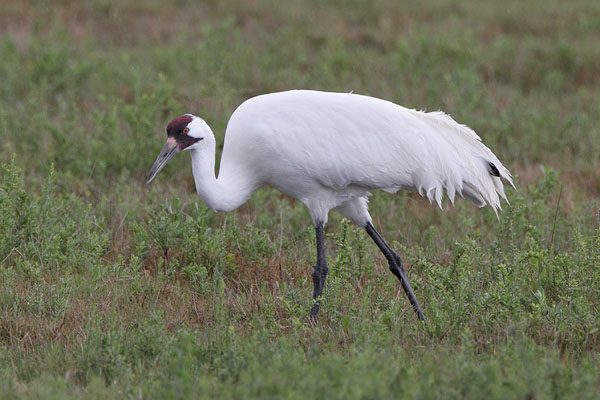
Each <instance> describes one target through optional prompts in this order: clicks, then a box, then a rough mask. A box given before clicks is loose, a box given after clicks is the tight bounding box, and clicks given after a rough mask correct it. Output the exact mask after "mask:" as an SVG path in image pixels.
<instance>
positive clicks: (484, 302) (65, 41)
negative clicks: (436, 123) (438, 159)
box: [0, 0, 600, 399]
mask: <svg viewBox="0 0 600 400" xmlns="http://www.w3.org/2000/svg"><path fill="white" fill-rule="evenodd" d="M599 76H600V3H599V2H597V1H592V0H578V1H570V2H563V1H557V0H549V1H538V0H531V1H505V2H478V1H475V0H463V1H450V0H433V1H431V2H426V3H424V2H408V1H393V0H371V1H364V0H335V1H310V0H307V1H303V2H279V1H273V0H246V1H234V0H232V1H206V2H193V1H183V0H180V1H174V2H170V3H168V4H167V3H165V2H160V1H155V0H147V1H133V0H124V1H119V2H117V1H108V0H99V1H92V0H83V1H78V2H75V1H11V0H8V1H3V2H2V3H1V4H0V143H1V145H0V164H2V167H0V312H1V314H2V315H1V317H0V396H2V397H7V398H11V397H12V398H17V397H18V398H40V397H43V398H65V397H69V396H71V397H76V398H79V397H90V398H94V397H95V398H111V397H114V398H122V397H129V398H204V397H227V398H252V397H256V398H265V397H277V398H298V397H308V398H389V397H403V398H482V397H485V398H529V399H531V398H540V399H541V398H549V397H555V398H569V397H570V398H577V399H583V398H598V396H599V394H598V393H599V390H600V382H599V378H598V370H599V368H600V360H599V351H600V337H599V335H600V333H599V329H600V318H599V314H600V313H599V312H598V310H599V309H600V285H599V282H600V268H599V266H600V201H599V200H600V128H599V126H600V90H599V89H600V80H599V79H598V77H599ZM292 88H305V89H317V90H330V91H343V92H349V91H354V92H355V93H362V94H368V95H372V96H376V97H381V98H385V99H388V100H391V101H394V102H396V103H399V104H402V105H404V106H407V107H411V108H417V109H426V110H430V111H431V110H438V109H441V110H444V111H446V112H448V113H449V114H451V115H452V116H453V117H454V118H455V119H456V120H457V121H459V122H461V123H465V124H467V125H469V126H470V127H472V128H473V129H475V131H477V132H478V134H479V135H480V136H481V137H482V138H483V140H484V142H485V143H486V144H487V145H488V146H489V147H490V148H492V149H493V150H494V152H495V153H496V154H497V155H498V157H499V158H500V159H501V160H502V161H503V162H504V164H505V165H506V166H507V167H508V168H509V169H510V170H511V171H512V172H513V173H514V175H515V176H516V182H517V186H518V191H514V190H512V189H509V198H510V200H511V207H508V206H507V207H505V211H504V212H503V213H502V214H501V215H500V220H499V221H498V220H496V217H495V215H494V214H493V212H492V211H491V210H489V209H487V208H486V209H482V210H477V209H476V208H474V207H473V206H472V205H470V204H467V203H466V202H462V201H459V202H457V204H456V206H455V207H453V208H450V207H446V210H444V211H440V210H439V209H436V208H435V207H431V206H430V205H429V204H428V203H427V202H426V201H425V200H423V199H421V198H419V197H418V196H417V195H415V194H407V193H400V194H397V195H395V196H390V195H385V194H380V193H378V194H376V195H375V196H374V197H373V198H372V201H371V208H372V210H373V215H374V216H375V218H376V221H375V222H376V225H377V226H380V227H381V228H382V231H383V233H384V235H385V236H386V237H387V238H388V239H389V240H390V242H393V243H394V247H396V248H397V249H398V250H400V254H401V255H402V256H403V257H404V259H405V262H406V265H407V270H408V271H407V272H408V275H409V279H410V280H411V283H412V284H413V287H414V289H415V292H416V294H417V297H418V298H419V299H420V300H421V301H422V303H423V307H424V311H425V314H426V316H427V317H428V319H429V323H428V325H427V326H423V325H422V324H420V323H419V322H418V320H417V319H416V317H415V316H414V315H413V313H412V310H411V308H410V304H408V302H407V301H406V299H405V298H404V295H403V293H402V292H401V289H400V288H399V285H398V284H397V281H396V279H395V278H394V277H393V276H392V275H391V274H390V273H389V272H388V271H387V266H386V265H387V264H386V262H385V260H384V259H383V258H382V257H381V256H380V255H379V253H378V251H377V249H376V248H375V247H374V246H373V245H372V244H371V243H369V240H368V239H366V237H365V235H364V232H361V231H360V230H358V229H356V228H355V227H353V226H351V225H350V224H348V223H346V222H345V221H342V220H341V218H339V217H337V216H334V215H332V219H331V223H330V224H329V225H328V227H327V232H328V234H327V235H328V251H329V262H330V269H331V272H330V277H329V281H328V286H327V287H326V290H325V299H324V303H323V305H322V311H323V314H322V318H321V320H320V321H319V323H318V324H317V325H316V326H310V325H309V324H308V322H307V318H306V316H307V312H308V309H309V308H310V302H309V299H310V293H311V280H310V279H311V278H310V271H311V268H312V266H311V265H312V264H313V263H314V259H315V254H314V243H313V240H314V239H313V229H312V226H311V224H310V219H309V217H308V213H307V212H306V210H305V209H304V208H303V206H301V205H300V204H298V203H297V202H295V201H293V200H291V199H289V198H286V197H284V196H281V195H280V194H279V193H278V192H276V191H274V190H271V189H265V190H261V191H259V192H257V193H256V194H255V195H254V196H253V197H252V199H251V200H250V202H249V203H248V204H247V205H244V206H243V207H241V208H240V209H239V210H237V211H236V212H235V213H231V214H228V215H221V214H214V213H212V212H211V211H209V210H207V209H206V207H205V206H204V205H203V204H201V203H199V202H198V200H197V198H196V196H195V194H194V187H193V180H192V177H191V168H190V166H189V159H188V157H187V156H180V157H178V158H176V159H175V160H173V161H172V162H171V163H170V164H169V166H168V167H167V168H166V169H165V170H164V171H163V172H161V176H159V178H158V179H157V180H156V181H155V183H154V184H153V186H151V187H146V185H145V182H144V181H145V179H144V178H145V175H146V173H147V172H148V169H149V168H150V166H151V165H152V162H153V160H154V157H155V156H156V154H157V153H158V151H159V149H160V148H161V146H162V145H163V142H164V134H165V133H164V129H165V128H164V127H165V125H166V123H167V122H168V121H170V120H171V119H172V118H173V117H174V116H176V115H179V114H181V113H183V112H191V113H194V114H197V115H201V116H202V117H203V118H204V119H205V120H206V121H207V122H208V123H209V124H210V125H211V126H212V128H213V130H214V132H215V135H216V137H217V141H218V143H220V144H222V143H223V135H224V131H225V127H226V124H227V121H228V118H229V116H230V115H231V113H232V111H233V110H234V109H235V108H236V107H237V106H238V105H239V104H240V103H241V102H243V101H244V100H245V99H247V98H249V97H252V96H254V95H258V94H262V93H266V92H273V91H279V90H287V89H292ZM218 151H220V149H219V150H218Z"/></svg>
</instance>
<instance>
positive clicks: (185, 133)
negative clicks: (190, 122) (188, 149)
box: [183, 126, 190, 135]
mask: <svg viewBox="0 0 600 400" xmlns="http://www.w3.org/2000/svg"><path fill="white" fill-rule="evenodd" d="M189 132H190V128H188V127H187V126H186V127H185V128H183V134H184V135H187V134H188V133H189Z"/></svg>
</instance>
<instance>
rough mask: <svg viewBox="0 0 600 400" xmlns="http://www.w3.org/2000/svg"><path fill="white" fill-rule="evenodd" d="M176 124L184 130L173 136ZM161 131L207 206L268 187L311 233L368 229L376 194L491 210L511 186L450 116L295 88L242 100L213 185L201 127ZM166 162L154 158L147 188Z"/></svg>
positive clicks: (188, 121) (196, 121)
mask: <svg viewBox="0 0 600 400" xmlns="http://www.w3.org/2000/svg"><path fill="white" fill-rule="evenodd" d="M183 126H185V127H186V128H187V129H188V132H187V133H185V135H184V136H181V137H179V136H177V135H176V133H177V132H175V131H177V129H180V130H181V129H183V128H181V127H183ZM168 129H170V130H173V132H170V131H169V132H168V135H169V140H171V147H173V146H175V145H177V151H179V150H184V149H189V150H191V155H192V170H193V175H194V180H195V183H196V189H197V192H198V195H199V196H200V198H201V199H202V200H203V201H204V202H205V203H206V204H207V205H208V206H209V207H210V208H212V209H214V210H218V211H229V210H233V209H235V208H237V207H238V206H240V205H241V204H243V203H244V202H245V201H246V200H247V199H248V198H249V197H250V195H251V194H252V193H253V192H254V191H255V190H257V189H258V188H260V187H261V186H264V185H271V186H273V187H275V188H277V189H278V190H280V191H281V192H283V193H285V194H287V195H289V196H292V197H294V198H296V199H298V200H300V201H301V202H302V203H304V204H305V205H306V206H307V207H308V209H309V211H310V215H311V217H312V219H313V222H314V224H315V226H316V227H318V226H319V224H321V226H322V225H323V224H325V223H326V222H327V215H328V212H329V211H330V210H332V209H333V210H336V211H338V212H340V213H341V214H342V215H344V216H345V217H347V218H349V219H350V220H352V221H353V222H354V223H356V224H357V225H359V226H361V227H367V225H370V226H371V227H372V225H371V217H370V215H369V212H368V207H367V197H368V196H369V191H371V190H373V189H382V190H384V191H386V192H390V193H394V192H396V191H398V190H400V189H408V190H415V191H417V192H418V193H419V194H420V195H421V196H424V197H427V199H429V201H430V202H433V201H435V202H436V203H437V204H438V205H439V206H440V207H442V199H443V193H444V191H446V193H447V195H448V197H449V199H450V201H451V202H452V203H454V199H455V196H456V194H458V195H460V196H463V197H465V198H467V199H469V200H471V201H473V202H474V203H475V204H476V205H478V206H480V207H482V206H484V205H486V204H489V205H490V206H491V207H492V208H493V209H494V211H497V210H498V209H500V208H501V205H500V198H503V199H505V200H506V196H505V194H504V188H503V185H502V182H501V178H504V179H506V180H507V181H508V182H509V183H510V184H511V185H512V184H513V183H512V178H511V175H510V173H509V171H508V170H507V169H506V168H505V167H504V166H503V165H502V163H501V162H500V161H499V160H498V158H497V157H496V156H495V155H494V154H493V153H492V152H491V151H490V149H489V148H487V147H486V146H485V145H484V144H483V143H482V142H481V139H480V138H479V136H477V134H476V133H475V132H474V131H473V130H471V129H470V128H469V127H467V126H465V125H461V124H458V123H456V122H455V121H454V120H453V119H452V118H451V117H450V116H448V115H447V114H444V113H443V112H440V111H437V112H430V113H425V112H421V111H416V110H411V109H407V108H404V107H401V106H399V105H397V104H394V103H391V102H389V101H385V100H381V99H376V98H373V97H368V96H361V95H357V94H350V93H326V92H318V91H307V90H292V91H288V92H281V93H272V94H266V95H262V96H258V97H254V98H252V99H249V100H247V101H246V102H244V103H243V104H242V105H240V106H239V107H238V108H237V110H235V112H234V113H233V115H232V116H231V119H230V120H229V123H228V125H227V130H226V134H225V144H224V148H223V155H222V159H221V165H220V173H219V177H218V179H217V178H216V177H215V173H214V161H215V139H214V136H213V133H212V131H211V130H210V128H209V127H208V125H207V124H206V123H205V122H204V120H202V119H201V118H199V117H195V116H192V115H187V118H185V117H179V118H178V119H176V120H174V121H173V122H172V123H171V124H169V128H168ZM186 136H187V137H186ZM182 137H183V138H184V139H185V140H187V142H186V141H184V140H183V139H181V138H182ZM192 142H193V143H192ZM187 143H191V144H187ZM168 146H169V142H167V145H166V146H165V149H167V147H168ZM167 150H168V149H167ZM177 151H176V152H177ZM161 154H162V153H161ZM164 154H165V155H166V154H167V153H166V151H165V153H164ZM170 157H172V155H170V156H169V157H168V158H170ZM163 158H164V157H163ZM168 158H167V160H168ZM165 163H166V160H165V161H164V162H162V163H161V156H159V158H158V159H157V161H156V163H155V165H154V167H153V169H152V171H151V173H150V176H149V179H148V180H149V181H150V180H152V179H153V178H154V176H155V175H156V173H158V170H160V168H162V166H163V165H164V164H165ZM513 186H514V185H513ZM382 240H383V239H382ZM386 246H387V245H386ZM380 248H381V246H380ZM382 251H384V249H382ZM390 251H391V249H390ZM384 254H385V251H384ZM394 254H395V253H394ZM386 257H387V255H386ZM390 257H391V256H390ZM388 261H389V257H388ZM398 261H399V258H398ZM391 264H392V262H391V261H390V268H391V267H392V266H391ZM325 268H326V267H325ZM401 280H402V279H401ZM404 280H405V278H404ZM406 283H408V282H406ZM315 285H316V283H315ZM315 291H316V292H317V287H316V286H315ZM407 293H408V292H407ZM409 297H410V295H409ZM411 301H412V300H411ZM415 302H416V300H415ZM413 305H414V303H413ZM316 307H317V311H318V303H317V306H316ZM416 308H417V307H416ZM315 315H316V314H315Z"/></svg>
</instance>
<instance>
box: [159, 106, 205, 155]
mask: <svg viewBox="0 0 600 400" xmlns="http://www.w3.org/2000/svg"><path fill="white" fill-rule="evenodd" d="M190 122H192V117H190V116H189V115H182V116H180V117H177V118H175V119H174V120H173V121H171V122H169V125H167V136H168V137H172V138H173V139H175V140H176V141H177V144H178V146H179V150H183V149H185V148H186V147H189V146H191V145H193V144H194V143H196V142H198V141H199V140H202V139H200V138H195V137H192V136H188V135H187V134H186V133H184V131H183V130H184V129H185V128H186V127H187V126H188V124H189V123H190Z"/></svg>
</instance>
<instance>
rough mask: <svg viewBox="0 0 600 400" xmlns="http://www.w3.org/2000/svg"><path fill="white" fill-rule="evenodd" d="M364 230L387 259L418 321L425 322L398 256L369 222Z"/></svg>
mask: <svg viewBox="0 0 600 400" xmlns="http://www.w3.org/2000/svg"><path fill="white" fill-rule="evenodd" d="M365 229H366V230H367V233H368V234H369V236H371V238H372V239H373V240H374V241H375V243H376V244H377V247H379V250H381V252H382V253H383V255H384V256H385V258H387V260H388V263H389V264H390V271H392V273H393V274H394V275H396V277H397V278H398V279H399V280H400V283H401V284H402V289H404V291H405V292H406V295H407V296H408V300H410V304H412V306H413V307H414V308H415V311H416V313H417V315H418V316H419V319H420V320H421V321H425V316H424V315H423V311H422V310H421V306H420V305H419V302H418V301H417V298H416V297H415V294H414V293H413V291H412V288H411V287H410V283H408V279H406V274H405V272H404V266H403V265H402V260H401V259H400V256H398V254H396V253H395V252H394V250H392V249H391V248H390V246H388V244H387V243H386V242H385V240H383V238H382V237H381V235H380V234H379V232H377V231H376V230H375V227H374V226H373V224H372V223H370V222H369V223H368V224H367V226H365Z"/></svg>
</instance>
